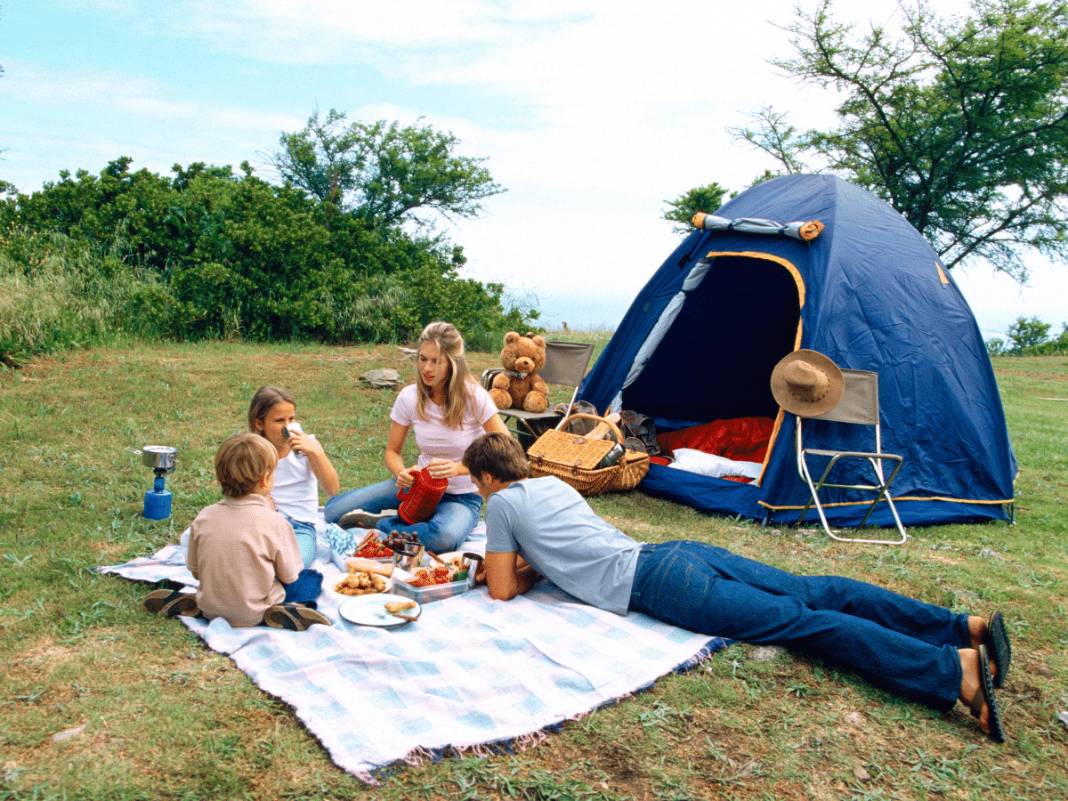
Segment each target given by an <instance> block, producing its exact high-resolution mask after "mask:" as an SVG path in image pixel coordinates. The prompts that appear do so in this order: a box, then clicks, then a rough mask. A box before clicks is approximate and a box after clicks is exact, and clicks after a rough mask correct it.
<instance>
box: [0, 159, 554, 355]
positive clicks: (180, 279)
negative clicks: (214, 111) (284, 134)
mask: <svg viewBox="0 0 1068 801" xmlns="http://www.w3.org/2000/svg"><path fill="white" fill-rule="evenodd" d="M130 163H131V162H130V159H128V158H125V157H124V158H120V159H116V160H115V161H112V162H111V163H109V164H108V165H107V167H106V168H105V169H104V170H103V171H102V172H101V173H100V175H99V176H96V175H92V174H90V173H89V172H87V171H85V170H79V171H78V172H77V173H75V174H74V175H73V176H72V175H70V174H69V173H61V174H60V180H59V181H56V182H53V183H47V184H45V186H44V188H43V189H42V190H41V191H39V192H35V193H33V194H32V195H29V196H27V195H18V196H17V197H15V198H14V199H7V200H4V201H0V230H8V231H15V230H18V231H21V232H23V233H20V234H18V236H14V235H12V236H9V237H8V238H7V239H6V240H3V239H0V251H3V252H4V253H5V254H6V255H5V258H6V262H5V265H6V266H5V267H4V273H3V275H4V279H3V280H5V281H7V282H9V283H10V286H9V287H6V288H7V292H6V295H7V299H6V300H5V306H4V312H3V313H4V315H5V320H6V322H5V323H4V328H3V331H4V337H5V338H4V340H3V341H4V343H5V344H4V348H5V351H4V352H5V353H8V352H10V356H4V357H3V358H4V359H5V360H7V361H11V362H18V361H21V360H24V359H25V358H26V357H27V355H32V354H33V353H36V352H40V351H41V350H51V349H55V348H56V347H64V346H65V345H64V344H63V343H69V344H74V343H77V342H81V341H87V340H88V339H93V338H99V337H100V336H103V335H104V334H105V332H111V333H118V332H120V331H121V332H128V333H131V334H134V335H137V336H141V337H148V338H159V337H166V338H174V339H192V340H198V339H205V338H224V339H236V338H242V339H250V340H261V341H262V340H290V339H298V340H317V341H321V342H336V343H350V342H400V341H410V340H411V339H412V338H413V337H414V336H415V335H416V334H417V333H418V331H419V329H420V328H421V327H422V326H423V325H425V324H426V323H427V322H429V321H431V320H435V319H444V320H449V321H450V322H453V323H454V324H455V325H456V326H457V327H458V328H460V330H461V331H463V332H464V334H465V336H466V337H467V339H468V341H469V343H470V344H471V347H473V348H490V349H495V348H496V347H498V346H499V342H500V338H501V336H502V335H503V333H504V331H505V330H508V329H509V328H515V329H526V328H529V327H530V321H531V320H533V319H534V318H536V316H537V314H536V312H535V311H534V310H533V309H528V308H524V307H520V306H518V305H515V304H513V305H511V306H509V307H508V308H505V303H504V302H503V287H502V286H501V285H499V284H492V283H489V284H483V283H481V282H479V281H475V280H471V279H466V278H461V277H460V275H459V270H460V269H461V268H462V266H463V264H464V257H463V251H462V249H461V248H459V247H453V246H451V245H450V244H449V243H447V242H446V241H444V239H443V238H441V237H435V236H427V235H415V234H411V233H409V232H408V231H406V230H404V229H403V228H402V227H400V226H399V225H393V226H383V225H378V226H375V225H372V224H371V223H369V222H368V221H367V220H366V219H364V218H363V217H361V216H360V215H356V214H352V213H348V212H346V211H344V210H342V209H339V208H338V207H337V206H336V205H335V204H331V203H324V202H321V201H320V200H318V199H317V198H315V197H313V196H309V195H308V194H306V193H304V192H302V191H300V190H298V189H296V188H293V187H289V186H281V187H278V186H272V185H271V184H268V183H267V182H265V181H262V180H260V179H259V178H257V177H255V176H254V175H253V174H252V171H251V168H249V167H247V165H243V170H244V174H243V175H240V176H238V175H234V174H233V172H232V170H231V169H230V168H229V167H208V166H205V165H204V164H199V163H197V164H192V165H190V167H189V168H188V169H183V168H181V167H179V166H175V168H174V173H175V176H174V177H173V178H169V179H168V178H164V177H161V176H159V175H155V174H154V173H151V172H148V171H147V170H139V171H136V172H132V171H131V170H130ZM46 242H61V243H63V244H62V255H61V256H58V258H59V259H60V261H61V262H62V265H60V264H59V263H58V262H57V263H53V262H49V266H47V267H45V266H43V265H44V262H45V261H46V260H47V259H54V258H57V257H56V253H57V252H58V251H57V250H56V248H57V247H58V246H57V245H52V246H51V248H52V249H51V250H49V249H48V248H49V246H47V245H46V244H44V243H46ZM68 273H69V274H68Z"/></svg>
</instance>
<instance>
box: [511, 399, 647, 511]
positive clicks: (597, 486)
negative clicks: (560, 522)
mask: <svg viewBox="0 0 1068 801" xmlns="http://www.w3.org/2000/svg"><path fill="white" fill-rule="evenodd" d="M582 419H587V420H593V421H595V422H596V423H597V424H598V427H599V426H602V425H603V426H606V427H607V428H608V431H609V433H611V435H612V437H611V438H607V439H590V438H589V437H588V436H582V435H578V434H573V433H571V432H570V431H568V430H567V428H568V426H569V425H570V424H571V423H572V422H574V421H575V420H582ZM591 433H592V432H591ZM622 442H623V434H622V432H620V430H619V428H618V427H616V425H615V424H613V423H612V422H611V421H609V420H606V419H605V418H603V417H598V416H596V415H591V414H572V415H571V416H569V417H568V418H567V419H566V420H565V421H564V423H563V425H562V426H561V427H560V428H558V429H557V428H554V429H550V430H549V431H546V432H545V433H544V434H542V435H541V436H540V437H538V439H537V441H536V442H535V443H534V444H533V445H531V446H530V449H529V450H528V451H527V459H528V460H529V461H530V474H531V475H532V476H556V477H557V478H559V479H560V480H561V481H565V482H567V483H568V484H570V485H571V486H572V487H574V488H575V489H576V490H578V491H579V492H580V493H581V494H583V495H598V494H600V493H602V492H614V491H622V490H631V489H634V488H635V487H636V486H638V483H639V482H640V481H641V480H642V479H643V478H645V474H646V472H647V471H648V470H649V456H648V455H647V454H644V453H638V452H637V451H627V450H624V452H623V455H622V456H621V457H620V459H619V460H618V461H617V462H616V463H615V464H612V465H609V466H607V467H597V465H599V464H600V463H601V461H602V460H603V459H604V458H605V456H607V455H608V452H609V451H611V450H612V448H613V447H615V445H616V444H617V443H619V444H621V443H622Z"/></svg>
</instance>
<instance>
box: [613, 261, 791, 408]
mask: <svg viewBox="0 0 1068 801" xmlns="http://www.w3.org/2000/svg"><path fill="white" fill-rule="evenodd" d="M792 273H793V274H792ZM795 274H796V270H794V271H791V270H789V269H787V267H786V266H784V264H783V263H782V261H781V260H780V259H779V258H777V257H768V258H760V257H759V256H758V255H746V256H741V255H726V256H724V255H718V256H716V257H715V258H713V259H710V265H709V267H708V270H707V273H706V274H705V276H704V278H703V280H701V282H700V283H699V284H698V285H697V286H694V287H690V288H688V289H687V291H686V293H685V302H684V303H683V306H682V308H681V310H679V311H678V313H677V316H676V317H675V319H674V322H672V323H671V325H670V327H669V328H668V330H667V331H666V333H665V334H664V336H663V339H662V340H661V341H660V344H659V345H658V346H657V348H656V350H655V351H654V352H653V353H652V354H651V355H650V357H649V359H648V362H647V363H646V364H645V366H644V369H643V370H642V372H641V374H640V375H639V376H637V377H636V378H635V379H634V380H633V381H632V382H631V383H630V384H629V385H628V386H627V387H626V388H625V389H624V390H623V407H624V408H626V409H636V410H638V411H641V412H643V413H645V414H649V415H653V416H656V417H660V418H666V419H669V420H677V421H679V422H683V421H686V422H705V421H709V420H718V419H728V418H734V417H772V418H773V417H775V415H776V413H777V412H778V405H777V404H776V403H775V401H774V399H773V398H772V397H771V389H770V386H769V378H770V376H771V370H772V367H774V366H775V364H776V362H778V361H779V359H781V358H782V357H783V356H785V355H786V354H787V353H790V352H791V351H793V350H794V349H795V347H796V341H797V334H798V327H799V326H800V322H801V308H800V307H801V299H800V297H799V294H798V292H799V288H798V283H797V280H796V279H795Z"/></svg>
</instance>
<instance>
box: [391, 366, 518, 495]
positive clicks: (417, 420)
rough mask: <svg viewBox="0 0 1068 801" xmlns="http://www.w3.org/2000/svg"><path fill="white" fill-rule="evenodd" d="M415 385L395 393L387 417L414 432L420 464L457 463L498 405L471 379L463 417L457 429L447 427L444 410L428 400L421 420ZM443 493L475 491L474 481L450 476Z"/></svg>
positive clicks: (422, 465) (464, 477)
mask: <svg viewBox="0 0 1068 801" xmlns="http://www.w3.org/2000/svg"><path fill="white" fill-rule="evenodd" d="M418 392H419V390H418V388H417V387H416V385H415V384H409V385H408V386H406V387H405V388H404V389H402V390H401V391H400V392H399V393H398V394H397V399H396V400H395V401H394V402H393V409H392V410H391V411H390V413H389V418H390V419H391V420H392V421H393V422H394V423H397V424H398V425H402V426H410V427H411V428H412V429H413V430H414V431H415V444H416V445H417V446H418V447H419V462H418V465H419V467H425V466H426V465H427V464H429V463H430V460H431V459H450V460H451V461H454V462H459V461H460V460H461V459H462V458H463V455H464V451H466V450H467V446H468V445H470V444H471V443H472V442H474V441H475V440H476V439H478V438H479V437H480V436H481V435H482V434H484V433H485V431H486V429H485V425H486V423H487V421H489V419H490V418H491V417H493V415H495V414H497V406H496V404H495V403H494V402H493V399H492V398H491V397H490V396H489V393H488V392H486V390H484V389H483V388H482V387H481V386H479V385H478V384H476V383H474V382H468V384H467V403H466V404H465V406H464V417H463V420H462V421H461V423H460V427H459V428H449V427H448V426H447V425H446V424H445V417H444V410H443V409H442V407H441V406H439V405H438V404H436V403H434V402H433V401H431V400H429V399H428V400H427V402H426V405H425V406H424V407H423V409H424V411H425V413H426V419H425V420H424V419H423V418H421V417H420V416H419V412H418V410H417V409H416V402H417V400H418V397H419V396H418ZM445 491H446V492H449V493H452V494H454V495H460V494H463V493H467V492H477V491H478V490H477V489H475V485H474V482H472V481H471V477H470V476H468V475H463V476H452V477H451V478H450V479H449V488H448V489H447V490H445Z"/></svg>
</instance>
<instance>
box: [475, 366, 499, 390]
mask: <svg viewBox="0 0 1068 801" xmlns="http://www.w3.org/2000/svg"><path fill="white" fill-rule="evenodd" d="M503 372H504V368H503V367H487V368H486V369H485V370H483V371H482V377H481V378H480V379H479V381H481V382H482V388H483V389H484V390H486V391H487V392H488V391H489V389H490V387H491V386H492V385H493V379H494V378H495V377H496V376H497V374H498V373H503Z"/></svg>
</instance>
